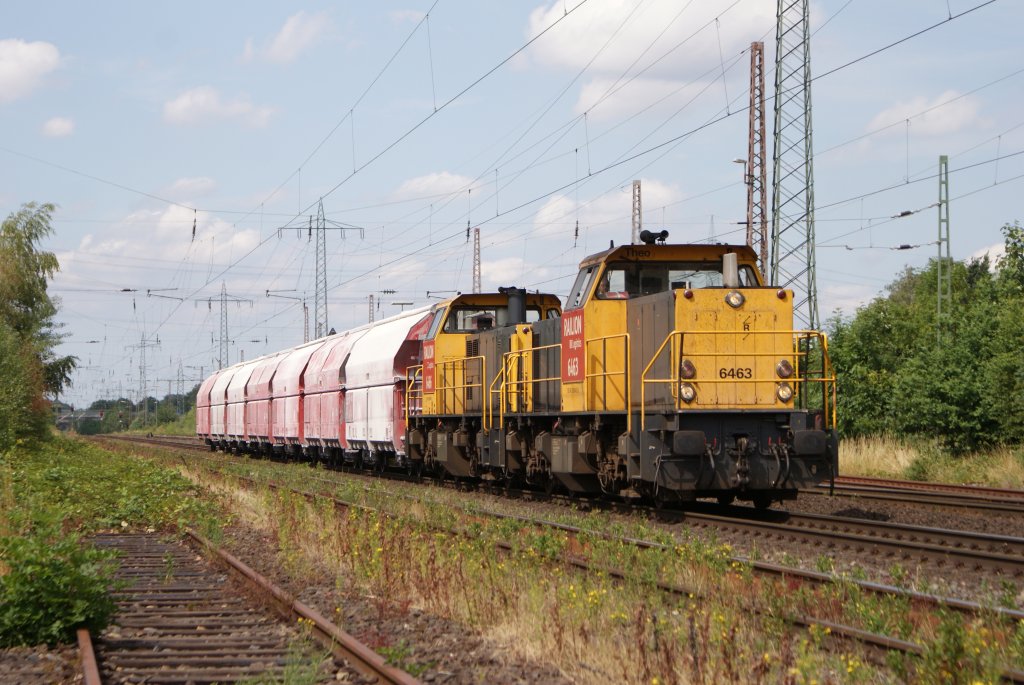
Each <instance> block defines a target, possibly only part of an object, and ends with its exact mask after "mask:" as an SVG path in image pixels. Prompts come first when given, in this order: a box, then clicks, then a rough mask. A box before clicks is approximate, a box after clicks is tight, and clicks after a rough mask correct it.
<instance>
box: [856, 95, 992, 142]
mask: <svg viewBox="0 0 1024 685" xmlns="http://www.w3.org/2000/svg"><path fill="white" fill-rule="evenodd" d="M958 95H960V94H959V93H957V92H956V91H955V90H947V91H946V92H944V93H942V94H941V95H938V96H937V97H935V98H932V99H931V100H929V99H928V98H927V97H925V96H923V95H920V96H918V97H915V98H913V99H911V100H905V101H903V102H898V103H896V104H894V105H893V106H891V107H888V108H886V109H884V110H882V111H881V112H879V113H878V114H876V115H875V117H874V118H873V119H872V120H871V122H870V123H869V124H868V126H867V130H868V131H874V130H875V129H879V128H882V127H885V126H890V125H891V124H894V123H899V122H903V121H906V120H907V119H908V118H909V119H910V131H911V133H913V134H917V135H925V136H935V135H943V134H947V133H956V132H957V131H960V130H963V129H965V128H968V127H969V126H972V125H974V124H976V123H977V121H978V111H979V109H980V104H979V103H978V101H977V100H976V99H975V98H973V97H971V96H967V97H962V98H960V99H959V100H957V101H956V102H951V103H950V104H948V105H945V106H943V107H939V108H938V109H934V110H932V111H930V112H926V113H925V114H922V115H921V116H918V117H915V116H914V115H915V114H917V113H918V112H922V111H924V110H926V109H930V108H932V107H935V106H936V105H939V104H941V103H943V102H947V101H949V100H952V99H953V98H955V97H957V96H958ZM888 133H891V134H893V135H896V134H899V135H903V134H904V130H903V129H902V128H900V127H896V126H894V127H892V128H890V129H889V131H888Z"/></svg>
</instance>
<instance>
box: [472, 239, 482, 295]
mask: <svg viewBox="0 0 1024 685" xmlns="http://www.w3.org/2000/svg"><path fill="white" fill-rule="evenodd" d="M473 292H474V293H479V292H483V290H482V285H481V278H480V228H479V227H477V228H474V229H473Z"/></svg>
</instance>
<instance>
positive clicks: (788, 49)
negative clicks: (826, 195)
mask: <svg viewBox="0 0 1024 685" xmlns="http://www.w3.org/2000/svg"><path fill="white" fill-rule="evenodd" d="M776 22H777V23H776V31H775V50H776V53H775V130H774V136H775V151H774V152H775V158H774V160H773V169H772V255H771V283H772V285H775V286H779V287H782V288H791V289H792V290H793V298H794V302H793V313H794V316H795V318H796V320H797V321H796V323H798V324H802V325H804V326H806V327H807V328H812V329H814V328H817V327H818V286H817V276H816V273H815V256H814V166H813V156H814V155H813V151H814V144H813V137H812V130H813V128H812V126H811V50H810V16H809V2H808V0H779V3H778V12H777V15H776Z"/></svg>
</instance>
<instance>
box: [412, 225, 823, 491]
mask: <svg viewBox="0 0 1024 685" xmlns="http://www.w3.org/2000/svg"><path fill="white" fill-rule="evenodd" d="M643 238H644V243H643V244H640V245H625V246H621V247H617V248H616V247H612V248H610V249H609V250H606V251H605V252H601V253H599V254H595V255H592V256H590V257H587V258H586V259H584V260H583V262H582V263H581V265H580V270H579V273H578V275H577V277H576V280H575V283H574V284H573V287H572V290H571V291H570V293H569V297H568V299H567V301H566V303H565V306H564V311H563V309H562V308H561V307H559V301H558V299H557V298H555V297H554V296H552V295H540V294H528V293H526V292H525V291H523V290H520V289H517V288H503V289H501V293H500V294H496V295H462V296H459V297H457V298H455V299H453V300H450V301H448V302H445V303H443V304H441V305H438V306H437V307H436V308H435V310H434V311H433V312H432V320H431V325H430V327H429V330H428V331H427V333H426V336H425V339H424V341H423V345H422V361H423V363H422V364H421V365H418V366H415V367H412V368H410V369H409V371H408V373H407V378H406V408H405V410H406V419H407V435H406V445H407V447H408V453H409V456H410V457H411V458H412V460H413V462H414V463H416V464H419V465H422V466H424V467H427V468H435V469H443V470H444V471H445V472H447V473H449V474H451V475H454V476H457V477H472V478H486V479H493V480H497V481H501V482H505V483H510V484H511V483H523V484H533V485H536V486H538V487H544V488H549V489H550V488H555V487H560V488H564V489H566V490H568V491H571V492H576V493H593V494H601V493H604V494H610V495H620V496H627V497H642V498H646V499H651V500H653V501H656V502H673V501H686V500H691V499H694V498H697V497H715V498H718V499H719V500H720V501H723V502H727V501H732V500H733V499H743V500H750V501H752V502H753V503H754V504H755V505H757V506H761V507H764V506H769V505H770V504H771V503H772V501H775V500H781V499H788V498H792V497H795V495H796V492H797V490H798V489H800V488H805V487H810V486H813V485H816V484H819V483H822V482H825V481H828V480H830V479H832V478H834V477H835V476H836V475H837V464H838V439H837V436H836V431H835V418H836V417H835V378H834V374H833V372H832V368H831V364H830V362H829V358H828V345H827V340H826V338H825V336H824V334H822V333H820V332H818V331H804V330H795V329H794V327H793V293H792V292H791V291H789V290H785V289H777V288H773V287H767V286H765V285H764V283H763V280H762V276H761V274H760V273H759V271H758V269H757V267H756V255H755V253H754V251H753V250H751V249H750V248H749V247H747V246H735V245H666V244H664V242H665V239H666V238H667V233H666V232H664V231H663V232H661V233H658V234H652V233H650V232H647V231H644V234H643Z"/></svg>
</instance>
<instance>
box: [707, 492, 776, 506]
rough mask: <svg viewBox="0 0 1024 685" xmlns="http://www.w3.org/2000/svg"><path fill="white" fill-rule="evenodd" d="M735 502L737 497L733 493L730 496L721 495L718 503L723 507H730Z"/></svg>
mask: <svg viewBox="0 0 1024 685" xmlns="http://www.w3.org/2000/svg"><path fill="white" fill-rule="evenodd" d="M735 501H736V495H734V494H732V493H729V494H728V495H719V496H718V503H719V504H721V505H722V506H723V507H724V506H728V505H730V504H732V503H733V502H735ZM769 504H771V502H769Z"/></svg>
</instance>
